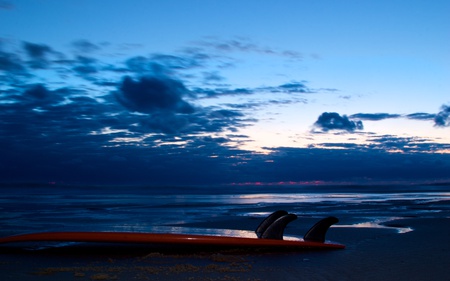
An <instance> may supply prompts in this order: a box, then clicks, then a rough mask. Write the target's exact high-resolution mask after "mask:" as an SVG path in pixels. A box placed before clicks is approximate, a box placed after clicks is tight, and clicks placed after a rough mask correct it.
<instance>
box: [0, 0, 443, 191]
mask: <svg viewBox="0 0 450 281" xmlns="http://www.w3.org/2000/svg"><path fill="white" fill-rule="evenodd" d="M448 14H450V1H446V0H434V1H424V0H411V1H400V0H389V1H387V0H377V1H368V0H367V1H360V0H344V1H331V0H320V1H316V0H314V1H313V0H282V1H276V2H275V1H268V0H257V1H256V0H245V1H242V0H239V1H237V0H227V1H217V0H189V1H186V0H166V1H153V0H149V1H144V0H141V1H139V0H130V1H119V0H94V1H92V0H89V1H88V0H76V1H75V0H66V1H60V0H0V26H1V28H0V152H1V158H0V181H1V182H6V183H9V182H42V183H66V184H120V185H123V184H144V185H250V184H268V185H277V184H283V185H284V184H295V185H296V184H320V183H357V184H360V183H377V182H391V183H394V182H417V181H430V182H435V181H447V180H450V84H449V83H448V81H449V80H450V79H449V78H450V48H449V44H450V17H448Z"/></svg>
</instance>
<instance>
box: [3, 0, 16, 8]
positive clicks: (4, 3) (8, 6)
mask: <svg viewBox="0 0 450 281" xmlns="http://www.w3.org/2000/svg"><path fill="white" fill-rule="evenodd" d="M0 9H4V10H12V9H14V4H13V3H11V2H10V1H5V0H0Z"/></svg>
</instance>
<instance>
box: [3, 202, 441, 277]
mask: <svg viewBox="0 0 450 281" xmlns="http://www.w3.org/2000/svg"><path fill="white" fill-rule="evenodd" d="M310 204H314V205H315V206H316V209H315V210H316V211H318V210H321V209H326V211H325V212H327V213H332V212H334V213H337V214H339V218H340V220H341V221H340V223H339V224H338V225H337V226H336V227H332V228H330V230H329V232H328V235H327V239H328V240H331V241H335V242H339V243H342V244H345V245H346V249H344V250H331V251H300V252H267V251H248V250H246V249H219V250H218V249H198V248H197V249H196V248H194V249H192V248H188V249H184V250H180V249H179V248H171V247H168V248H167V247H166V248H161V247H156V248H155V247H146V246H143V245H104V244H86V243H84V244H74V245H66V246H64V247H53V248H52V247H47V248H45V249H40V250H36V249H33V250H27V249H24V248H22V247H18V246H14V245H12V246H11V245H8V246H6V245H3V246H2V247H1V248H0V274H1V277H2V278H1V279H2V280H450V268H449V262H448V261H449V260H450V243H449V241H450V201H449V200H448V199H446V198H445V199H443V200H440V199H439V198H437V199H435V200H400V201H398V200H397V201H395V202H394V201H392V202H389V201H386V202H371V203H370V204H369V203H367V202H366V203H364V204H354V203H351V204H350V203H342V204H340V205H337V204H336V203H335V202H334V203H330V202H321V203H317V202H316V203H310ZM386 204H391V207H392V206H393V205H395V208H390V211H389V212H391V214H390V216H391V217H392V219H389V220H384V222H383V221H379V225H378V226H377V225H376V222H377V221H376V220H374V218H373V217H371V216H372V215H373V213H376V212H380V213H381V212H383V210H384V209H386ZM290 206H291V205H290V203H289V204H287V205H286V204H285V205H283V207H290ZM267 208H268V209H271V208H274V206H265V207H261V206H254V205H246V206H245V208H242V207H241V208H240V209H239V212H240V213H242V212H251V211H256V209H257V210H259V211H262V210H263V209H264V210H265V209H267ZM396 210H398V211H396ZM384 211H385V210H384ZM397 212H398V213H397ZM369 213H370V215H369ZM361 214H363V215H362V217H364V214H365V215H366V216H367V217H368V218H371V219H372V221H374V222H375V223H374V224H373V225H370V224H367V223H361ZM318 216H320V214H319V215H318ZM396 217H398V218H396ZM316 220H317V218H316V216H314V215H305V216H299V219H298V220H297V221H294V222H293V223H291V224H290V225H289V226H288V228H287V229H286V232H285V234H287V235H289V234H299V233H304V232H305V231H306V230H307V229H308V228H309V226H311V225H312V223H313V222H314V221H316ZM369 220H370V219H369ZM259 221H260V218H259V217H253V216H238V215H236V216H233V213H230V214H228V215H227V216H221V217H217V218H215V219H214V221H205V222H190V223H185V224H184V226H185V227H195V228H200V229H201V228H202V227H204V228H206V227H210V228H211V227H212V228H218V229H228V228H229V229H244V230H253V228H254V227H256V226H257V225H258V223H259ZM179 225H180V224H178V226H179ZM400 232H402V233H400Z"/></svg>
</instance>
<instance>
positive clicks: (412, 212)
mask: <svg viewBox="0 0 450 281" xmlns="http://www.w3.org/2000/svg"><path fill="white" fill-rule="evenodd" d="M449 189H450V188H449V186H446V185H401V186H400V185H398V186H395V185H390V186H388V185H383V186H226V187H224V186H219V187H192V186H191V187H157V186H147V187H146V186H128V187H124V186H120V187H118V186H56V185H55V186H35V185H29V186H28V185H21V186H3V187H1V190H2V192H1V194H0V226H1V227H0V236H2V237H3V236H8V235H14V234H22V233H31V232H46V231H132V232H164V233H197V234H211V235H235V236H250V237H251V236H253V235H254V234H253V230H254V229H255V228H256V227H257V226H258V224H259V222H260V221H261V220H262V219H263V218H264V217H265V216H267V215H269V214H270V213H271V212H273V211H275V210H280V209H283V210H286V211H288V212H290V213H294V214H296V215H298V219H297V220H296V221H294V222H292V223H291V224H290V225H289V227H288V228H287V229H286V231H285V233H286V234H288V235H293V236H300V237H301V236H302V235H303V233H304V232H305V231H306V230H307V229H308V228H309V227H310V226H311V225H312V224H313V223H314V222H315V221H317V220H319V219H321V218H323V217H327V216H335V217H338V218H339V219H340V222H339V223H338V224H337V225H335V226H333V228H336V229H337V228H346V229H352V228H379V229H386V230H387V231H395V232H397V233H399V234H401V233H406V232H409V231H414V229H412V228H410V227H408V226H407V225H403V226H402V225H395V224H390V222H392V221H394V220H397V219H408V218H432V217H434V216H442V212H449V210H448V202H449V200H450V191H449ZM332 232H333V231H332V230H330V233H332Z"/></svg>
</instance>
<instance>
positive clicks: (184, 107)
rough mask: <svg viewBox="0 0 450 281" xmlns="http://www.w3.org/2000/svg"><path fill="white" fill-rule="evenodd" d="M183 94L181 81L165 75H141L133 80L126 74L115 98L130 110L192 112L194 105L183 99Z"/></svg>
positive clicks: (184, 89)
mask: <svg viewBox="0 0 450 281" xmlns="http://www.w3.org/2000/svg"><path fill="white" fill-rule="evenodd" d="M185 95H187V89H186V87H185V86H184V85H183V83H181V82H180V81H176V80H173V79H170V78H166V77H141V78H139V79H138V80H137V81H135V80H134V79H133V78H131V77H130V76H126V77H124V78H123V80H122V83H121V85H120V86H119V89H118V91H117V93H116V97H117V100H118V101H119V102H120V103H121V104H122V105H123V106H125V107H126V108H128V109H129V110H131V111H137V112H141V113H152V112H155V111H170V112H176V113H185V114H190V113H193V112H194V111H195V109H194V107H193V106H191V105H190V104H189V103H187V102H186V101H184V100H183V96H185Z"/></svg>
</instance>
